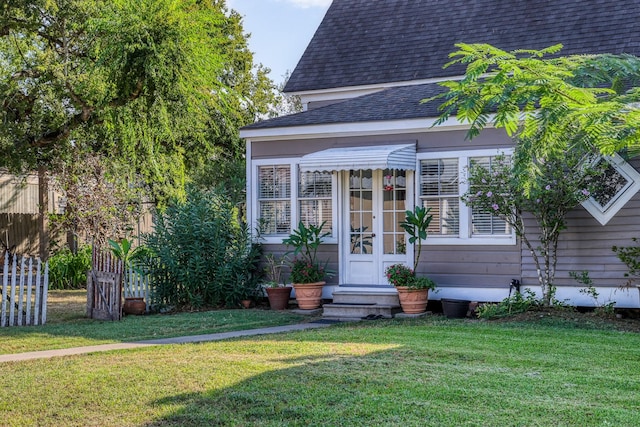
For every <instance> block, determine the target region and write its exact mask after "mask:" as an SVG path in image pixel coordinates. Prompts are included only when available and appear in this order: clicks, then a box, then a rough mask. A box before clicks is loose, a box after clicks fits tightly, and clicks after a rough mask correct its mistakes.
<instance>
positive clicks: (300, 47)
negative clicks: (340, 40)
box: [227, 0, 331, 83]
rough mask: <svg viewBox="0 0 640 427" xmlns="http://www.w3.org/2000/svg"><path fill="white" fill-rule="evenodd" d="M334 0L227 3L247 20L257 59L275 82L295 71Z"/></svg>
mask: <svg viewBox="0 0 640 427" xmlns="http://www.w3.org/2000/svg"><path fill="white" fill-rule="evenodd" d="M330 4H331V0H227V6H228V7H229V8H230V9H234V10H236V11H237V12H238V13H240V15H241V16H242V17H243V18H244V19H243V27H244V30H245V33H250V34H251V37H250V38H249V49H250V50H251V51H252V52H253V53H254V62H256V63H261V64H262V65H264V66H266V67H269V68H270V69H271V74H270V75H269V76H270V77H271V79H272V80H273V81H274V82H275V83H280V82H282V81H283V80H284V78H283V76H284V75H285V73H286V72H287V71H293V69H294V68H295V67H296V64H297V63H298V60H299V59H300V57H301V56H302V54H303V53H304V50H305V49H306V47H307V45H308V44H309V41H311V38H312V37H313V34H314V32H315V31H316V28H318V25H320V22H321V21H322V18H323V17H324V14H325V13H326V11H327V9H328V8H329V5H330Z"/></svg>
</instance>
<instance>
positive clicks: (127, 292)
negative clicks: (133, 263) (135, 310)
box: [122, 269, 150, 307]
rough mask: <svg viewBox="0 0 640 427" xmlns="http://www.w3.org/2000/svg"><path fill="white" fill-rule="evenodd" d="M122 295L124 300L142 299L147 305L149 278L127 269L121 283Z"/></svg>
mask: <svg viewBox="0 0 640 427" xmlns="http://www.w3.org/2000/svg"><path fill="white" fill-rule="evenodd" d="M122 294H123V297H124V298H144V300H145V301H146V302H147V307H148V304H149V301H150V299H149V276H144V275H143V274H141V273H139V272H137V271H135V270H133V269H129V270H128V271H127V272H126V273H125V275H124V280H123V282H122Z"/></svg>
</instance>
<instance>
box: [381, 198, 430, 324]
mask: <svg viewBox="0 0 640 427" xmlns="http://www.w3.org/2000/svg"><path fill="white" fill-rule="evenodd" d="M430 211H431V208H428V209H427V208H424V207H423V206H416V207H415V209H414V210H413V211H410V210H407V211H406V212H405V219H404V221H402V222H401V223H400V226H401V227H402V228H403V229H404V230H405V231H406V232H407V234H408V235H409V243H410V244H413V245H415V246H416V247H417V250H416V251H414V257H413V268H410V267H408V266H406V265H404V264H393V265H391V266H389V267H388V268H387V270H386V271H385V273H386V275H387V280H389V283H391V284H392V285H393V286H395V287H396V289H397V290H398V298H399V299H400V306H401V307H402V311H404V312H405V313H408V314H417V313H422V312H424V311H425V310H426V309H427V302H428V299H429V289H435V287H436V285H435V283H434V281H433V280H431V279H430V278H428V277H425V276H420V277H418V276H416V274H415V271H416V269H417V268H418V262H419V261H420V255H421V254H422V240H423V239H426V238H427V229H428V228H429V224H431V219H432V218H433V215H431V214H430V213H429V212H430Z"/></svg>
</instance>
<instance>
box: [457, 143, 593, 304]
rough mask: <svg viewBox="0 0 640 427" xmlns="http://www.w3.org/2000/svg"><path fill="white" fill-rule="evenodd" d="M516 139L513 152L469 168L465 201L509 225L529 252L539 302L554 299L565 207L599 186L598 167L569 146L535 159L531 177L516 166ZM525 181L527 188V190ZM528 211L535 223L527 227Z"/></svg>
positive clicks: (521, 158) (522, 156)
mask: <svg viewBox="0 0 640 427" xmlns="http://www.w3.org/2000/svg"><path fill="white" fill-rule="evenodd" d="M521 147H523V145H521V144H516V148H515V152H514V155H513V158H510V157H507V156H504V155H499V156H497V157H496V158H494V159H493V161H492V162H491V164H490V165H484V164H475V165H472V166H471V167H470V170H469V178H468V179H469V191H468V192H467V193H466V194H464V195H463V197H462V199H463V201H464V202H465V203H466V204H467V205H468V206H469V207H471V208H472V209H473V210H474V211H479V212H490V213H491V214H493V215H495V216H497V217H499V218H501V219H503V220H504V221H505V222H506V223H507V224H508V225H510V226H511V227H512V228H513V230H514V232H515V234H516V235H517V236H518V237H519V238H520V239H521V240H522V242H523V243H524V244H525V246H526V247H527V249H528V250H529V253H530V254H531V256H532V258H533V261H534V264H535V266H536V272H537V276H538V283H539V284H540V289H541V291H542V300H543V303H544V304H545V305H547V306H549V305H551V304H552V302H553V297H554V294H555V286H554V279H555V273H556V264H557V259H558V239H559V238H560V233H561V232H562V230H564V229H565V228H566V215H567V213H568V212H569V211H570V210H571V209H573V208H574V207H576V206H577V205H578V204H580V203H581V202H582V201H584V200H586V199H587V198H588V197H589V195H590V194H591V193H592V192H593V191H597V187H598V181H597V180H596V179H594V177H596V176H597V175H598V173H599V171H598V168H597V167H591V166H590V165H591V164H592V163H591V159H592V156H591V153H590V152H582V153H579V152H578V151H576V150H574V151H570V152H568V153H567V154H566V155H561V156H555V157H548V158H546V159H544V161H542V160H540V159H538V160H536V159H534V160H533V161H534V162H535V163H536V167H537V168H539V169H540V170H541V172H542V173H541V174H539V175H537V176H536V181H535V182H534V183H531V182H529V181H528V180H527V177H524V176H522V175H520V174H518V173H517V172H516V169H517V165H519V164H521V163H523V162H525V163H528V162H530V161H531V159H529V158H528V154H527V153H526V150H522V149H521ZM527 185H528V186H529V188H530V190H529V191H525V187H526V186H527ZM527 213H528V214H530V215H531V217H533V219H534V220H535V222H536V225H537V228H533V229H530V228H528V227H527V219H526V216H525V214H527Z"/></svg>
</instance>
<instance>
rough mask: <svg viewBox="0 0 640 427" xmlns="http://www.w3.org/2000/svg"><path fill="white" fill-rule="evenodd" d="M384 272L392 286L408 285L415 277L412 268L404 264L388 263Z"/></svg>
mask: <svg viewBox="0 0 640 427" xmlns="http://www.w3.org/2000/svg"><path fill="white" fill-rule="evenodd" d="M385 274H386V276H387V280H388V281H389V283H391V284H392V285H393V286H409V283H410V282H412V281H413V278H414V277H415V273H414V272H413V270H412V269H411V268H409V267H407V266H406V265H404V264H393V265H390V266H389V267H387V269H386V270H385Z"/></svg>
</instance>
